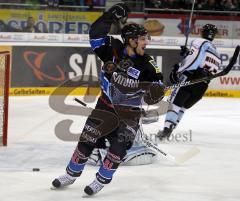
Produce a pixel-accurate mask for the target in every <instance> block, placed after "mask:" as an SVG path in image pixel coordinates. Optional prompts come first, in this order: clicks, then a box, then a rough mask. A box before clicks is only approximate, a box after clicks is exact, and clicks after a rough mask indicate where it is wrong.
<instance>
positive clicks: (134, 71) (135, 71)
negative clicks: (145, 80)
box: [127, 67, 140, 79]
mask: <svg viewBox="0 0 240 201" xmlns="http://www.w3.org/2000/svg"><path fill="white" fill-rule="evenodd" d="M127 74H128V75H129V76H131V77H133V78H135V79H138V78H139V75H140V71H139V70H138V69H136V68H133V67H129V68H128V70H127Z"/></svg>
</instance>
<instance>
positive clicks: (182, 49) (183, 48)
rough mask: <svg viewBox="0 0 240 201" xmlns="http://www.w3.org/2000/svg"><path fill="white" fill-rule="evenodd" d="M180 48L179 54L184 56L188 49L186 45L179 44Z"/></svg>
mask: <svg viewBox="0 0 240 201" xmlns="http://www.w3.org/2000/svg"><path fill="white" fill-rule="evenodd" d="M180 48H181V50H180V56H181V57H184V58H185V57H186V56H187V55H188V54H189V52H190V51H189V49H188V48H187V47H186V46H180Z"/></svg>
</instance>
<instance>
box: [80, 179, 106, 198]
mask: <svg viewBox="0 0 240 201" xmlns="http://www.w3.org/2000/svg"><path fill="white" fill-rule="evenodd" d="M103 187H104V184H102V183H100V182H99V181H98V180H97V179H94V181H93V182H92V183H91V184H89V185H88V186H86V187H85V188H84V192H85V193H86V195H85V196H92V195H95V194H96V193H98V192H99V191H100V190H101V189H102V188H103Z"/></svg>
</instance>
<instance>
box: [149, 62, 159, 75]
mask: <svg viewBox="0 0 240 201" xmlns="http://www.w3.org/2000/svg"><path fill="white" fill-rule="evenodd" d="M149 63H150V64H152V66H153V67H154V68H155V71H156V73H161V70H160V68H159V66H157V64H156V63H155V61H154V60H150V61H149Z"/></svg>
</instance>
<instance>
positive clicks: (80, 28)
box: [0, 9, 102, 34]
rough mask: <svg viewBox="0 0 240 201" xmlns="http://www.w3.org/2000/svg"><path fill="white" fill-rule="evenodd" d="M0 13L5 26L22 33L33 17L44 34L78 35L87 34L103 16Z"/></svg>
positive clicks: (63, 12)
mask: <svg viewBox="0 0 240 201" xmlns="http://www.w3.org/2000/svg"><path fill="white" fill-rule="evenodd" d="M0 13H1V20H3V21H4V22H5V24H7V25H8V26H10V27H13V28H17V29H19V30H20V31H21V30H22V28H23V27H25V26H26V20H27V18H28V17H30V16H31V17H33V18H34V19H35V25H36V26H37V28H38V29H39V30H41V31H42V32H48V33H77V34H87V33H88V32H89V28H90V25H91V24H92V23H93V22H94V21H95V20H96V19H97V18H98V17H99V16H100V15H102V12H76V11H54V10H11V9H0Z"/></svg>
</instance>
